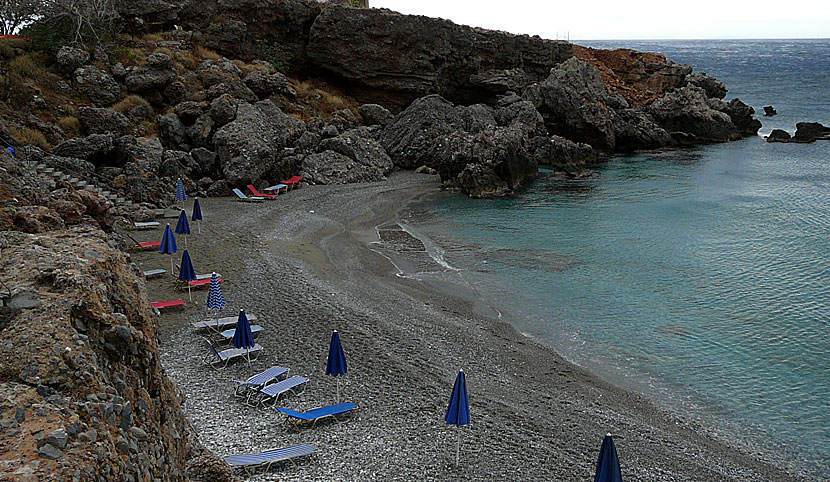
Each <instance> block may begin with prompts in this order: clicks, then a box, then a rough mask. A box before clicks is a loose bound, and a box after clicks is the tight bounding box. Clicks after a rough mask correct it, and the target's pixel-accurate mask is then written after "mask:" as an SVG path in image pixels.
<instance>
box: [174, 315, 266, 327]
mask: <svg viewBox="0 0 830 482" xmlns="http://www.w3.org/2000/svg"><path fill="white" fill-rule="evenodd" d="M245 315H246V316H247V317H248V321H255V320H256V315H255V314H253V313H250V314H248V313H246V314H245ZM238 319H239V318H238V317H236V316H227V317H225V318H218V319H216V320H205V321H196V322H193V323H191V324H190V326H191V327H193V329H194V330H196V331H202V330H217V331H219V330H221V329H222V328H224V327H226V326H235V325H236V321H237V320H238Z"/></svg>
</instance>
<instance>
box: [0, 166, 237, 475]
mask: <svg viewBox="0 0 830 482" xmlns="http://www.w3.org/2000/svg"><path fill="white" fill-rule="evenodd" d="M0 157H2V158H3V159H2V161H3V166H4V169H3V172H4V179H3V181H4V182H3V185H4V186H5V187H6V189H5V190H4V192H3V195H2V196H0V201H2V202H3V204H4V205H5V206H9V205H16V207H15V210H16V211H15V214H14V215H12V218H16V219H19V218H25V219H28V220H29V222H27V223H23V224H22V226H23V227H26V228H28V230H30V231H32V232H34V233H36V234H28V233H23V232H19V231H4V232H0V249H2V258H0V266H2V278H3V282H4V283H5V285H6V286H8V288H9V290H10V291H11V292H12V293H13V295H14V296H13V297H12V298H11V300H10V303H9V306H6V307H3V308H2V309H0V335H2V337H0V360H2V366H0V391H2V393H3V394H4V399H3V400H2V401H0V407H2V412H0V413H2V421H0V430H2V432H3V437H2V439H0V454H2V455H0V459H2V460H3V465H2V466H0V473H2V475H0V478H2V479H3V480H21V481H22V480H61V481H63V480H79V481H80V480H83V481H87V480H101V481H104V480H106V481H109V480H118V481H150V480H159V481H185V480H198V479H201V477H203V476H209V477H214V478H215V479H216V480H223V479H224V478H226V477H227V475H228V472H227V469H226V468H223V467H222V464H221V462H218V461H216V460H215V459H213V458H212V457H211V456H210V455H209V454H206V453H204V449H203V448H202V447H201V445H200V444H199V442H198V440H197V439H196V437H195V434H194V432H193V430H192V429H191V427H190V425H189V423H188V421H187V420H186V419H185V417H184V415H183V413H182V411H181V407H180V403H181V401H182V400H181V399H180V396H179V394H178V392H177V389H176V387H175V386H174V385H173V383H172V382H171V381H170V380H169V379H168V378H167V376H166V374H165V372H164V370H163V368H162V366H161V364H160V362H159V357H158V351H157V346H156V329H157V326H156V318H155V316H154V315H153V313H152V308H151V307H150V306H149V303H148V301H147V296H146V293H145V290H144V283H143V281H142V279H141V277H140V275H139V273H138V272H137V269H136V267H135V266H134V265H132V264H131V263H129V260H128V258H127V256H126V255H124V254H123V253H122V252H121V251H118V250H117V249H114V248H112V247H111V246H110V245H109V244H110V243H109V241H108V237H107V235H106V234H105V233H104V232H103V231H101V230H100V229H99V227H98V224H97V223H96V222H95V221H94V220H93V219H92V218H90V217H89V216H88V215H87V214H85V213H84V212H83V210H81V213H80V214H77V213H76V212H73V211H72V210H71V209H68V206H69V205H70V204H71V201H69V200H66V199H64V200H62V203H58V204H51V205H50V206H43V205H33V204H28V205H25V204H26V202H25V198H26V193H25V192H23V191H25V190H29V192H30V193H33V194H36V195H39V194H40V193H39V191H40V190H41V187H42V185H40V184H37V183H33V182H26V183H21V182H20V181H21V180H22V179H26V176H25V175H23V174H21V173H19V172H16V171H15V169H16V168H15V163H14V162H13V161H10V159H9V157H10V156H8V155H7V154H5V153H4V154H2V155H0ZM9 175H11V176H14V177H15V180H16V183H15V182H12V183H10V182H9ZM36 177H37V176H32V177H31V178H30V181H34V180H36ZM15 184H16V185H15ZM21 188H22V189H21ZM53 192H54V191H53ZM12 195H16V196H14V197H13V196H12ZM45 197H46V198H47V199H48V198H49V193H48V192H47V193H46V196H45ZM68 197H69V198H71V197H72V196H68ZM21 202H22V203H23V205H21ZM4 209H5V211H4V213H6V214H7V213H8V212H9V211H8V209H10V208H8V207H6V208H4ZM79 209H80V208H79ZM73 213H75V214H77V217H76V216H74V214H73ZM44 220H51V221H52V222H44ZM66 225H70V226H71V227H69V228H66V227H65V226H66ZM14 227H15V226H12V228H14ZM18 227H20V225H18ZM6 228H7V229H8V226H7V227H6Z"/></svg>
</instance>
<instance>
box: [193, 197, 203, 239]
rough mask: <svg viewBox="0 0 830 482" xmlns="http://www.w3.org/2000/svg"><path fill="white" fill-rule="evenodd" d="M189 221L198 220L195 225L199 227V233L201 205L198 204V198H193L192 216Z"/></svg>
mask: <svg viewBox="0 0 830 482" xmlns="http://www.w3.org/2000/svg"><path fill="white" fill-rule="evenodd" d="M190 220H191V221H199V222H198V223H196V227H198V228H199V234H202V206H200V205H199V198H196V199H194V200H193V217H192V218H190Z"/></svg>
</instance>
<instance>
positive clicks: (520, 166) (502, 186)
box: [439, 124, 538, 197]
mask: <svg viewBox="0 0 830 482" xmlns="http://www.w3.org/2000/svg"><path fill="white" fill-rule="evenodd" d="M527 134H528V133H527V129H526V128H524V125H523V124H512V125H511V126H509V127H488V128H486V129H484V130H482V131H481V132H479V133H478V134H477V135H476V136H475V137H474V138H473V140H472V143H471V144H470V146H469V148H468V149H465V150H462V151H461V152H458V153H457V154H456V155H458V156H460V157H464V158H466V159H467V160H469V161H470V162H468V163H467V164H466V165H465V166H464V168H463V169H462V170H461V172H459V173H458V174H457V176H456V179H455V184H456V186H457V187H458V188H459V189H460V190H461V192H463V193H465V194H468V195H470V196H473V197H489V196H502V195H505V194H508V193H511V192H513V191H514V190H515V189H518V188H519V187H520V186H521V185H522V184H523V183H525V182H527V181H528V180H530V179H533V178H535V177H536V174H537V173H538V165H537V163H536V158H535V157H534V155H533V152H532V148H531V143H530V139H529V138H528V136H527ZM439 172H441V169H439ZM443 178H444V176H443V175H442V179H443Z"/></svg>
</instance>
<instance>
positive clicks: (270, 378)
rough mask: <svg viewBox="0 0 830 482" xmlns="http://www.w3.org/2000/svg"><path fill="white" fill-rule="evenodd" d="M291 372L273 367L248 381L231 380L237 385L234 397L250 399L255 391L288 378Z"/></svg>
mask: <svg viewBox="0 0 830 482" xmlns="http://www.w3.org/2000/svg"><path fill="white" fill-rule="evenodd" d="M289 371H291V370H290V369H289V368H285V367H281V366H273V367H271V368H268V369H266V370H263V371H261V372H259V373H257V374H256V375H253V376H251V377H249V378H248V379H247V380H231V382H232V383H234V384H236V386H235V387H234V390H233V395H234V396H235V397H243V396H244V397H245V398H248V397H249V396H250V395H251V393H252V392H254V391H255V390H257V389H260V388H262V387H264V386H266V385H269V384H271V383H273V382H275V381H277V380H279V379H280V378H282V377H283V376H287V375H288V372H289Z"/></svg>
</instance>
